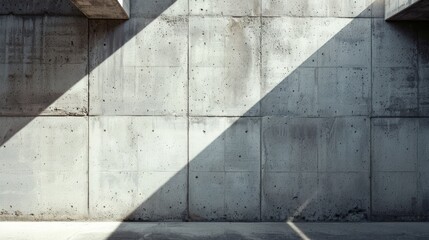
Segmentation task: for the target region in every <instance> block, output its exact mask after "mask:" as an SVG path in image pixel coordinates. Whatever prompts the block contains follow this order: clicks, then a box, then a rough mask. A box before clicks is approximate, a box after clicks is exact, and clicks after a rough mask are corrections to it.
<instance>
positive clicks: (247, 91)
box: [189, 17, 260, 116]
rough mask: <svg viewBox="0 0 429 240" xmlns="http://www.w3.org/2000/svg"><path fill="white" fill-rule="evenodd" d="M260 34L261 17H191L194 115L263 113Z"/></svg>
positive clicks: (191, 96) (192, 113) (191, 103)
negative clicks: (260, 109)
mask: <svg viewBox="0 0 429 240" xmlns="http://www.w3.org/2000/svg"><path fill="white" fill-rule="evenodd" d="M259 38H260V20H259V19H257V18H232V17H228V18H226V17H223V18H220V17H217V18H213V17H191V18H190V66H189V67H190V76H189V79H190V86H189V91H190V99H189V105H190V114H191V115H194V116H195V115H197V116H201V115H210V116H213V115H214V116H219V115H222V116H241V115H247V116H255V115H258V114H259V104H258V101H259V99H260V88H259V85H260V63H259V62H260V44H259V42H260V41H259Z"/></svg>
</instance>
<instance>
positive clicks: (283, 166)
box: [262, 117, 320, 186]
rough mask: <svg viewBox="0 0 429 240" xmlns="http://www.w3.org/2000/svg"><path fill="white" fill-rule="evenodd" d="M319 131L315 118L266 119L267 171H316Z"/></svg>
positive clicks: (263, 132)
mask: <svg viewBox="0 0 429 240" xmlns="http://www.w3.org/2000/svg"><path fill="white" fill-rule="evenodd" d="M319 131H320V121H319V120H318V119H315V118H287V117H265V118H263V121H262V146H263V147H262V164H263V171H264V172H279V171H281V172H316V171H317V159H318V152H317V151H318V144H319V137H318V135H319ZM273 177H274V176H273ZM268 186H270V185H269V184H268Z"/></svg>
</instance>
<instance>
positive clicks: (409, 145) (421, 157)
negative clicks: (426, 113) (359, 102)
mask: <svg viewBox="0 0 429 240" xmlns="http://www.w3.org/2000/svg"><path fill="white" fill-rule="evenodd" d="M428 124H429V120H428V119H427V118H420V119H416V118H413V119H411V118H379V119H374V120H373V121H372V128H371V129H372V134H371V135H372V140H371V142H372V148H371V149H372V166H373V168H372V176H373V180H372V182H373V185H372V186H373V188H372V196H373V199H372V202H373V209H372V213H373V217H374V218H375V219H377V218H380V216H382V218H381V219H383V218H384V219H387V218H390V219H408V218H410V217H411V216H417V217H419V218H421V219H427V217H428V213H429V205H428V196H429V192H428V190H429V189H428V180H427V177H428V175H427V173H428V172H429V168H428V167H429V165H428V155H427V154H428V150H427V149H428V148H429V142H428V137H427V134H428V132H429V129H428V128H429V125H428Z"/></svg>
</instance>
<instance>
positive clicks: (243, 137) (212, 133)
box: [189, 117, 260, 221]
mask: <svg viewBox="0 0 429 240" xmlns="http://www.w3.org/2000/svg"><path fill="white" fill-rule="evenodd" d="M189 145H190V146H192V148H190V149H189V151H190V152H189V155H190V156H189V157H190V163H189V169H190V178H189V184H190V185H189V194H190V197H189V204H190V205H189V209H190V214H191V215H190V217H191V219H193V220H203V221H209V220H218V221H225V220H228V221H238V220H245V221H254V220H258V219H259V192H260V190H259V188H260V187H259V184H260V182H259V178H260V177H259V176H260V119H258V118H211V117H210V118H197V117H193V118H191V119H190V129H189Z"/></svg>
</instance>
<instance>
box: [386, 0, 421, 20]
mask: <svg viewBox="0 0 429 240" xmlns="http://www.w3.org/2000/svg"><path fill="white" fill-rule="evenodd" d="M385 19H386V20H429V3H428V1H425V0H386V13H385Z"/></svg>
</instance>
